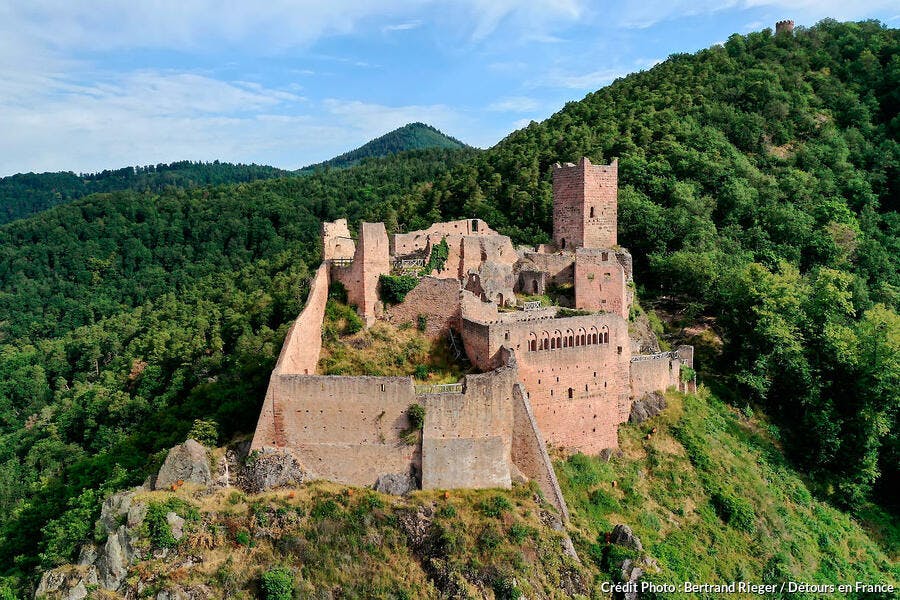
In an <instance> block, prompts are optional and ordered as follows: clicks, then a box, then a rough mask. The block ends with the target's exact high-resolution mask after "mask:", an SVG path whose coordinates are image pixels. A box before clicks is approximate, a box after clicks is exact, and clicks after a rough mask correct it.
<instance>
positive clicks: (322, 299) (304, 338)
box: [274, 263, 328, 375]
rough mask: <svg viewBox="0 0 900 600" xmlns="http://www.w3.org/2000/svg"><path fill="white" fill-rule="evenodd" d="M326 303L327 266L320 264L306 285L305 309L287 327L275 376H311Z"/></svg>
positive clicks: (316, 356) (314, 368) (315, 362)
mask: <svg viewBox="0 0 900 600" xmlns="http://www.w3.org/2000/svg"><path fill="white" fill-rule="evenodd" d="M327 301H328V265H327V264H326V263H322V264H321V265H320V266H319V268H318V269H317V270H316V275H315V277H313V280H312V282H311V283H310V286H309V296H307V298H306V306H304V307H303V311H302V312H301V313H300V315H299V316H298V317H297V320H295V321H294V324H293V325H291V328H290V329H289V330H288V333H287V336H286V337H285V339H284V345H283V346H282V347H281V354H279V355H278V362H277V363H275V371H274V372H275V373H301V374H307V375H312V374H313V373H315V372H316V365H318V364H319V354H320V353H321V351H322V319H323V318H324V316H325V303H326V302H327Z"/></svg>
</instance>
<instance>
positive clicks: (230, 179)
mask: <svg viewBox="0 0 900 600" xmlns="http://www.w3.org/2000/svg"><path fill="white" fill-rule="evenodd" d="M287 174H288V172H287V171H283V170H281V169H276V168H275V167H266V166H262V165H241V164H237V165H235V164H230V163H220V162H219V161H215V162H211V163H204V162H191V161H181V162H174V163H171V164H160V165H149V166H146V167H125V168H124V169H114V170H105V171H101V172H99V173H87V174H81V175H76V174H75V173H72V172H60V173H21V174H18V175H11V176H9V177H2V178H0V225H2V224H3V223H9V222H10V221H15V220H16V219H21V218H23V217H27V216H29V215H33V214H35V213H38V212H41V211H42V210H46V209H48V208H51V207H53V206H57V205H59V204H65V203H67V202H71V201H72V200H75V199H78V198H83V197H84V196H88V195H90V194H95V193H98V192H113V191H118V190H136V191H144V190H149V191H153V192H160V191H162V190H164V189H165V188H167V187H176V188H184V189H189V188H195V187H202V186H209V185H222V184H226V183H240V182H247V181H254V180H256V179H272V178H273V177H284V176H285V175H287Z"/></svg>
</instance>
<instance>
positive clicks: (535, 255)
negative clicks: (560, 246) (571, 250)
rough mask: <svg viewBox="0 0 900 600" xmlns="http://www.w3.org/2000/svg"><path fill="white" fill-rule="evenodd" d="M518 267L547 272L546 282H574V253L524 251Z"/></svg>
mask: <svg viewBox="0 0 900 600" xmlns="http://www.w3.org/2000/svg"><path fill="white" fill-rule="evenodd" d="M520 268H522V269H529V270H535V271H543V272H544V273H546V274H547V283H555V284H556V285H565V284H569V283H574V282H575V255H574V254H568V253H565V254H542V253H540V252H526V253H525V259H524V261H523V262H522V263H520Z"/></svg>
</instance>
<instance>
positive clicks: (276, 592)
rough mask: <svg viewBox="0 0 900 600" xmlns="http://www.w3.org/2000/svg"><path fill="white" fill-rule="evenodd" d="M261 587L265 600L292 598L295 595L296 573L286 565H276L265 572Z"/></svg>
mask: <svg viewBox="0 0 900 600" xmlns="http://www.w3.org/2000/svg"><path fill="white" fill-rule="evenodd" d="M259 587H260V589H262V593H263V598H264V599H265V600H291V598H292V597H293V595H294V574H293V573H291V571H290V570H288V569H286V568H285V567H274V568H272V569H269V570H268V571H266V572H265V573H263V575H262V577H261V578H260V582H259Z"/></svg>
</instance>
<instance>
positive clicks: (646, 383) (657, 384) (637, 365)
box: [631, 346, 696, 399]
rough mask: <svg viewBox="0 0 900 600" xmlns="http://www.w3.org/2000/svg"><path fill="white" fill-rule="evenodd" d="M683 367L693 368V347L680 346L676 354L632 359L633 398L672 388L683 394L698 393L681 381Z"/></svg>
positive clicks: (668, 353) (670, 353)
mask: <svg viewBox="0 0 900 600" xmlns="http://www.w3.org/2000/svg"><path fill="white" fill-rule="evenodd" d="M682 365H684V366H686V367H691V368H693V366H694V349H693V347H692V346H680V347H679V348H678V349H677V350H676V351H674V352H660V353H659V354H651V355H639V356H634V357H632V359H631V396H632V398H634V399H638V398H640V397H641V396H643V395H644V394H646V393H648V392H656V391H665V390H667V389H669V388H670V387H671V388H675V389H676V390H679V391H682V392H690V391H696V390H695V389H694V387H693V385H691V384H689V383H685V382H682V381H681V366H682Z"/></svg>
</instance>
